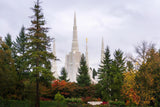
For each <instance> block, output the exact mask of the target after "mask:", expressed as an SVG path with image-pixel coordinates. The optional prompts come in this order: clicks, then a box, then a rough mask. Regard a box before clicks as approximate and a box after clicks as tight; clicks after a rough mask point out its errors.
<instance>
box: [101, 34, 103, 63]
mask: <svg viewBox="0 0 160 107" xmlns="http://www.w3.org/2000/svg"><path fill="white" fill-rule="evenodd" d="M103 58H104V42H103V37H102V46H101V63H102V61H103Z"/></svg>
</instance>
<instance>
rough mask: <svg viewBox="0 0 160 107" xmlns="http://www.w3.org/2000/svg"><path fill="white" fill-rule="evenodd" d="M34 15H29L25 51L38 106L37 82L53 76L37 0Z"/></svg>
mask: <svg viewBox="0 0 160 107" xmlns="http://www.w3.org/2000/svg"><path fill="white" fill-rule="evenodd" d="M32 10H33V12H34V15H33V16H32V17H31V18H32V20H31V23H32V25H31V27H30V28H28V31H29V32H28V34H27V41H28V42H27V44H26V45H27V47H26V48H27V49H28V50H27V52H26V54H27V55H28V63H29V67H30V71H32V78H33V79H35V80H36V104H35V106H36V107H39V106H40V95H39V82H40V81H42V82H51V80H52V78H53V76H52V73H51V71H50V68H51V64H50V59H51V58H53V54H52V53H51V52H48V50H49V49H50V42H51V38H50V37H49V36H47V34H46V33H47V32H48V28H46V27H45V20H44V15H43V14H42V12H41V10H42V9H41V6H40V3H39V0H37V2H36V4H35V5H34V8H32Z"/></svg>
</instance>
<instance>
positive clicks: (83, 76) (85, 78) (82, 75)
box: [77, 54, 91, 87]
mask: <svg viewBox="0 0 160 107" xmlns="http://www.w3.org/2000/svg"><path fill="white" fill-rule="evenodd" d="M78 73H79V74H78V76H77V83H78V84H79V85H80V86H82V87H85V86H89V85H90V84H91V80H90V77H89V74H88V67H87V64H86V59H85V56H84V54H82V57H81V61H80V67H79V69H78Z"/></svg>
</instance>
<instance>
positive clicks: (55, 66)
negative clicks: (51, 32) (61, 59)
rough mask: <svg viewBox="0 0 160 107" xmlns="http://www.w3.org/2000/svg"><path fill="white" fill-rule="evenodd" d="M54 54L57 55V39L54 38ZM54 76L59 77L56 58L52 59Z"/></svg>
mask: <svg viewBox="0 0 160 107" xmlns="http://www.w3.org/2000/svg"><path fill="white" fill-rule="evenodd" d="M53 55H54V56H56V44H55V39H54V40H53ZM51 71H52V72H53V76H54V77H55V78H56V79H58V73H57V63H56V61H55V59H53V60H52V70H51Z"/></svg>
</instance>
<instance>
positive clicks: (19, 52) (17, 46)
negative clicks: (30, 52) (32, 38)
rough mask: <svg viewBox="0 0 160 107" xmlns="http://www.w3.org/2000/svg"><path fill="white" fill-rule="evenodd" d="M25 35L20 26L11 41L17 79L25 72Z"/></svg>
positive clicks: (23, 29)
mask: <svg viewBox="0 0 160 107" xmlns="http://www.w3.org/2000/svg"><path fill="white" fill-rule="evenodd" d="M26 42H27V36H26V34H25V28H24V26H22V28H21V31H20V33H19V36H18V37H17V38H16V41H15V42H14V43H13V49H14V50H15V52H16V55H15V66H16V71H17V73H18V79H19V80H21V79H22V78H23V77H22V75H23V74H24V73H27V72H26V71H27V57H26V56H25V54H26V52H27V48H26Z"/></svg>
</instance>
